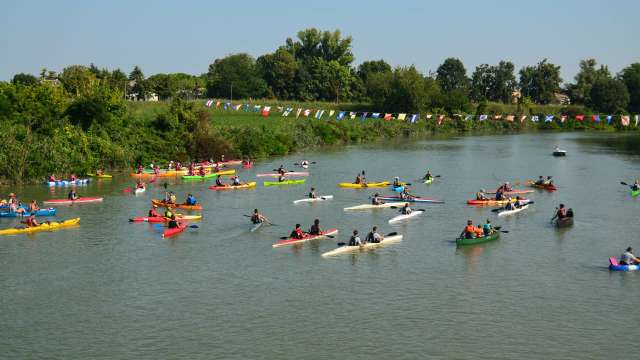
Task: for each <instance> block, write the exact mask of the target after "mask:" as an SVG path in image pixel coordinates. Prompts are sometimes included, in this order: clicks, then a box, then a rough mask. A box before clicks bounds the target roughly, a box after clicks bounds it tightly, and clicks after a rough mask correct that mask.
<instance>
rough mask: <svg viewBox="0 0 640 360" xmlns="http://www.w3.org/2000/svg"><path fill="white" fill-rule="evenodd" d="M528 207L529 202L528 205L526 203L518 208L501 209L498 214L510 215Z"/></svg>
mask: <svg viewBox="0 0 640 360" xmlns="http://www.w3.org/2000/svg"><path fill="white" fill-rule="evenodd" d="M528 207H529V204H526V205H524V206H522V207H519V208H517V209H513V210H503V211H499V212H498V216H509V215H513V214H517V213H519V212H520V211H522V210H524V209H526V208H528Z"/></svg>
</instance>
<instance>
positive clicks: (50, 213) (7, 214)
mask: <svg viewBox="0 0 640 360" xmlns="http://www.w3.org/2000/svg"><path fill="white" fill-rule="evenodd" d="M55 214H56V209H55V208H49V209H40V210H38V211H36V212H34V213H33V215H34V216H54V215H55ZM27 216H31V213H30V212H28V211H25V212H23V213H17V212H15V211H3V212H0V217H27Z"/></svg>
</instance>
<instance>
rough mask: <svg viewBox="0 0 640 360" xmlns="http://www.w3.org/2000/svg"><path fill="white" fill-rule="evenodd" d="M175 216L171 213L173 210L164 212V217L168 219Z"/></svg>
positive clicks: (168, 209)
mask: <svg viewBox="0 0 640 360" xmlns="http://www.w3.org/2000/svg"><path fill="white" fill-rule="evenodd" d="M173 216H175V214H174V213H173V212H172V211H171V208H167V209H166V210H165V211H164V217H166V218H167V219H171V217H173Z"/></svg>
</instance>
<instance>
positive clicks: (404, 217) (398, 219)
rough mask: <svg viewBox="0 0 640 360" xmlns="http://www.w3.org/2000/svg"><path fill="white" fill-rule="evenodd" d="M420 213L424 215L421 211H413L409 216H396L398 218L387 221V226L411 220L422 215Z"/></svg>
mask: <svg viewBox="0 0 640 360" xmlns="http://www.w3.org/2000/svg"><path fill="white" fill-rule="evenodd" d="M422 213H424V211H423V210H413V211H412V212H411V214H409V215H398V216H396V217H394V218H391V220H389V224H394V223H397V222H400V221H402V220H407V219H411V218H412V217H416V216H419V215H422Z"/></svg>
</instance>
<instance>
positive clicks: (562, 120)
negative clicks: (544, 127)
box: [560, 115, 567, 123]
mask: <svg viewBox="0 0 640 360" xmlns="http://www.w3.org/2000/svg"><path fill="white" fill-rule="evenodd" d="M565 121H567V115H562V116H560V122H561V123H564V122H565Z"/></svg>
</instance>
